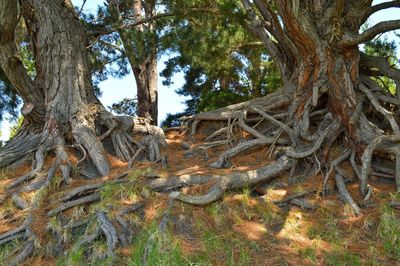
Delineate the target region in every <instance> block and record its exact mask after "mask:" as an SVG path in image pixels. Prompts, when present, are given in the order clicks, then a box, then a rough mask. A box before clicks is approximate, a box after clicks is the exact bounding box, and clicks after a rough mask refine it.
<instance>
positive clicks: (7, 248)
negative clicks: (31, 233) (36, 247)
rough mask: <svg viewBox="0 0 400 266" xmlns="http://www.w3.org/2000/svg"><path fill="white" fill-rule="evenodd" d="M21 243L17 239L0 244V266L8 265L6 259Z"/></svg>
mask: <svg viewBox="0 0 400 266" xmlns="http://www.w3.org/2000/svg"><path fill="white" fill-rule="evenodd" d="M22 245H23V243H22V242H21V241H19V240H16V241H12V242H11V243H8V244H4V245H2V246H0V266H6V265H9V263H8V261H9V259H10V257H11V256H13V253H14V251H15V250H16V249H18V248H20V247H21V246H22Z"/></svg>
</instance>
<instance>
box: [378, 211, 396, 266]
mask: <svg viewBox="0 0 400 266" xmlns="http://www.w3.org/2000/svg"><path fill="white" fill-rule="evenodd" d="M378 235H379V238H380V240H381V241H382V243H383V248H384V250H385V252H386V255H387V256H390V257H392V258H394V259H396V260H400V219H399V217H397V215H396V214H395V212H394V210H393V209H392V208H390V207H388V206H383V208H382V214H381V216H380V221H379V226H378Z"/></svg>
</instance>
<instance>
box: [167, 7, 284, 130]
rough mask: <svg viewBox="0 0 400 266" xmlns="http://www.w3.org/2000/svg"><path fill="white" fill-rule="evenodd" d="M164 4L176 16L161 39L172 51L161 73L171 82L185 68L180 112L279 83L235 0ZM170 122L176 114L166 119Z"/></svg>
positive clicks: (220, 103) (237, 99)
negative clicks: (183, 109) (176, 14)
mask: <svg viewBox="0 0 400 266" xmlns="http://www.w3.org/2000/svg"><path fill="white" fill-rule="evenodd" d="M194 7H195V8H196V10H197V11H190V10H192V9H194ZM167 8H168V10H171V11H174V12H175V13H176V12H177V13H178V16H176V17H174V18H172V19H171V22H170V24H171V25H173V26H172V27H169V28H167V29H166V30H165V31H164V32H163V35H162V38H161V41H162V48H163V51H164V53H165V54H167V55H170V56H172V57H171V58H170V59H169V60H168V61H167V62H165V64H166V68H165V69H164V70H163V71H162V72H161V76H163V77H164V78H165V79H164V81H163V84H164V85H169V86H170V85H172V77H173V75H174V74H175V73H177V72H183V74H184V79H185V83H184V84H183V86H182V87H181V88H179V89H178V90H177V93H178V94H181V95H184V96H188V97H189V99H188V100H187V101H186V105H187V109H186V110H185V112H184V113H183V115H190V114H194V113H198V112H202V111H210V110H214V109H216V108H219V107H223V106H226V105H229V104H233V103H237V102H241V101H245V100H248V99H251V98H254V97H260V96H263V95H265V94H267V93H269V92H272V91H274V90H276V89H277V88H278V87H280V86H281V85H282V81H281V80H280V78H279V74H278V70H277V68H276V66H275V64H274V63H273V62H272V61H271V60H270V57H269V56H268V54H267V52H266V50H265V48H264V46H263V45H262V44H261V43H260V42H259V41H258V40H257V39H256V38H255V37H253V36H252V35H250V34H249V33H248V32H247V30H246V29H244V28H243V26H242V24H241V23H242V20H243V18H244V16H243V13H242V12H241V7H240V3H239V1H225V0H218V1H196V0H192V1H171V3H167ZM180 10H186V12H184V11H181V13H179V11H180ZM198 10H203V12H199V11H198ZM172 124H177V120H176V116H175V117H174V116H169V117H168V118H167V120H166V121H165V122H164V125H165V126H171V125H172Z"/></svg>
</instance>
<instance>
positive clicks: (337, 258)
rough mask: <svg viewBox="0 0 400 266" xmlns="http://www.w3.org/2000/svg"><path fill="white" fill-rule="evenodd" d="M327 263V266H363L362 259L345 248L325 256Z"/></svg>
mask: <svg viewBox="0 0 400 266" xmlns="http://www.w3.org/2000/svg"><path fill="white" fill-rule="evenodd" d="M325 261H326V264H327V265H332V266H361V265H363V264H362V261H361V258H360V257H359V256H358V255H356V254H354V253H352V252H350V251H348V250H346V249H345V248H343V247H337V248H335V249H334V251H333V252H330V253H326V254H325Z"/></svg>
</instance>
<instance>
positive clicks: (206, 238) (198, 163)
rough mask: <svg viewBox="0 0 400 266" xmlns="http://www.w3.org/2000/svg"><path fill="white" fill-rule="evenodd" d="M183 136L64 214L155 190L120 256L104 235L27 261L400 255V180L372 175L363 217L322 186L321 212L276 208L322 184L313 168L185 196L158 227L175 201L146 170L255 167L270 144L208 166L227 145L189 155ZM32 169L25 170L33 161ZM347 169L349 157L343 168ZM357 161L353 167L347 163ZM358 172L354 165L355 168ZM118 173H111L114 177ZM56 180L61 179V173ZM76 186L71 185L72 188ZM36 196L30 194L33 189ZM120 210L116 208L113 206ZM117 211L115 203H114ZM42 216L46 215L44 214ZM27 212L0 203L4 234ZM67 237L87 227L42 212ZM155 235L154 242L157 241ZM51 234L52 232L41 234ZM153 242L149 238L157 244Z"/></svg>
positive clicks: (341, 260) (392, 261) (385, 259)
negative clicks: (110, 253) (163, 160)
mask: <svg viewBox="0 0 400 266" xmlns="http://www.w3.org/2000/svg"><path fill="white" fill-rule="evenodd" d="M183 138H184V136H180V135H179V134H177V133H176V132H175V133H174V132H172V133H170V134H169V141H168V143H169V147H168V148H167V150H166V151H164V152H165V153H166V154H167V155H168V158H169V167H168V168H167V169H161V168H160V166H158V165H149V164H145V163H142V164H138V165H136V170H135V171H132V172H131V173H130V178H131V179H132V180H133V181H135V182H136V181H137V182H136V183H135V184H136V185H131V186H123V185H107V186H106V187H105V188H104V189H103V190H102V192H101V194H102V197H103V201H102V202H101V203H98V204H95V205H93V206H91V207H85V208H84V207H76V208H74V209H72V210H69V211H67V212H66V213H65V214H66V215H68V216H70V217H79V218H81V217H84V216H86V215H90V213H92V212H95V211H96V210H106V209H108V210H110V205H113V206H114V205H115V207H117V206H123V205H126V204H129V203H132V202H134V201H136V200H138V199H143V198H144V199H148V202H147V204H146V207H145V209H144V212H143V213H142V214H141V215H142V216H143V217H144V221H142V220H140V219H139V218H138V214H132V215H131V216H130V220H131V221H136V223H137V224H138V227H141V230H138V232H137V234H136V237H135V240H134V243H133V244H132V245H131V246H130V247H127V248H121V249H119V250H118V254H117V257H116V258H114V259H112V260H111V259H105V258H104V256H103V254H104V253H105V252H106V250H107V247H106V244H105V240H102V239H99V240H97V241H96V242H94V243H93V244H92V245H90V246H89V247H88V246H82V247H76V249H74V251H73V252H70V253H69V254H66V256H63V257H58V258H53V257H51V256H47V255H46V254H44V253H40V252H39V253H36V254H35V257H34V258H32V259H31V260H30V261H29V262H28V263H27V265H68V266H69V265H142V261H143V253H144V251H145V249H147V252H148V265H396V263H400V211H398V210H394V209H392V208H390V207H388V206H387V205H386V202H388V201H389V200H391V199H393V198H396V197H397V199H396V200H400V197H399V196H397V195H395V194H394V185H393V184H383V183H380V182H377V181H378V180H377V179H372V183H371V185H372V186H373V187H374V195H373V197H372V202H370V204H369V206H368V207H366V208H364V209H363V215H362V216H361V217H354V216H353V215H352V214H351V211H350V210H349V208H348V206H345V205H343V204H342V203H341V202H340V200H339V198H338V196H337V195H336V193H335V192H333V193H332V194H331V195H329V196H327V197H320V196H318V195H316V194H314V195H311V196H309V197H307V198H308V200H310V201H311V202H313V203H314V204H318V206H319V208H318V209H316V210H314V211H305V210H301V209H299V208H297V207H294V206H288V207H285V208H279V207H277V206H276V205H275V204H274V203H273V202H272V201H274V200H280V199H283V198H285V197H286V196H287V195H292V194H293V193H297V192H301V191H305V190H307V189H309V188H311V187H313V188H315V187H318V186H319V185H320V184H321V181H322V176H315V177H309V178H307V179H306V180H305V181H304V182H301V183H298V184H294V185H288V184H287V183H286V180H287V178H286V177H285V176H282V177H280V178H278V179H276V180H275V181H273V182H272V183H271V184H269V186H267V187H263V188H259V189H258V191H259V192H263V194H264V195H262V196H259V195H258V196H254V193H252V191H250V190H249V189H244V190H243V191H236V192H231V193H229V194H227V195H225V197H224V199H223V201H219V202H216V203H213V204H211V205H208V206H205V207H193V206H190V205H187V204H182V203H179V202H176V203H175V205H174V207H173V209H172V213H171V215H170V220H169V224H168V230H167V231H166V232H165V233H160V232H159V231H158V223H159V222H160V220H161V218H162V216H163V213H164V211H165V209H166V205H167V197H166V195H159V194H156V193H153V192H151V191H148V190H147V189H145V188H143V187H142V186H141V185H140V180H141V178H142V177H141V176H142V173H143V172H144V171H148V170H146V169H149V167H151V168H152V171H156V172H158V173H159V174H161V175H163V176H172V175H179V174H224V173H227V172H230V171H240V170H248V169H254V168H257V167H259V166H260V165H263V164H265V163H266V162H267V161H268V157H267V153H268V148H267V147H265V148H264V149H259V150H254V151H252V152H250V153H247V154H243V155H240V156H237V157H236V158H234V159H233V160H232V163H233V166H232V168H231V169H224V170H210V169H208V167H207V165H208V164H209V163H210V162H211V161H212V160H214V159H215V158H216V156H217V155H218V153H219V151H220V150H219V149H218V148H217V149H215V150H213V151H210V152H209V156H210V158H209V159H208V160H206V159H205V158H204V157H203V156H201V155H199V156H196V157H195V158H190V159H185V158H184V156H183V149H182V148H181V147H180V143H181V141H182V139H183ZM113 166H114V171H113V175H114V176H115V175H117V174H119V173H121V172H123V171H125V170H126V164H124V163H121V162H118V161H116V160H113ZM25 168H26V169H25ZM25 168H22V169H19V170H18V171H16V172H12V173H10V172H3V173H2V177H1V180H0V181H1V183H0V187H2V186H4V185H5V184H6V183H7V182H9V180H8V179H9V178H10V177H13V176H18V175H20V174H21V173H22V172H24V171H27V170H28V166H27V167H25ZM343 168H344V169H346V166H344V167H343ZM347 169H349V168H347ZM349 173H350V170H349ZM110 178H112V176H111V177H110ZM83 182H85V181H82V180H75V181H74V183H73V184H72V185H71V187H73V186H78V185H82V183H83ZM55 186H57V182H55ZM69 188H70V187H69ZM205 189H206V187H201V186H195V187H192V188H190V189H187V192H188V193H192V194H196V193H201V192H203V191H205ZM349 190H350V193H351V194H352V195H353V197H354V198H355V199H356V200H358V201H359V202H360V201H361V198H359V194H358V186H357V184H356V183H353V184H351V185H349ZM48 193H49V197H48V199H47V202H44V203H43V212H44V211H45V210H47V209H48V208H49V205H51V201H52V199H55V198H57V197H58V196H59V195H60V193H55V194H52V193H51V192H48ZM24 197H25V198H26V199H29V198H32V197H33V196H32V195H30V194H26V195H24ZM111 209H112V208H111ZM110 212H112V210H111V211H110ZM39 215H40V214H39ZM23 217H24V213H23V212H17V211H16V209H15V208H14V206H13V205H12V203H11V202H10V201H6V202H5V203H4V204H3V205H2V206H1V207H0V218H1V221H0V233H1V232H4V231H7V230H10V229H12V228H15V227H16V226H17V225H18V222H19V221H20V220H22V218H23ZM46 223H47V224H48V228H50V229H51V230H54V231H58V232H60V233H65V236H63V237H65V238H67V239H69V240H71V243H72V242H73V241H72V240H74V239H79V237H80V235H82V234H83V233H84V232H78V233H76V234H75V235H68V234H67V233H66V232H64V231H62V229H61V228H60V225H59V224H58V223H57V221H56V220H47V218H43V220H42V222H41V224H39V225H38V228H37V230H38V231H40V230H42V231H43V224H46ZM88 230H90V228H89V229H88ZM149 239H151V241H149ZM45 242H46V236H43V239H42V241H41V243H37V244H38V245H43V244H44V243H45ZM149 243H150V244H149ZM19 245H21V243H20V242H14V243H12V244H10V245H7V246H2V247H1V248H0V265H1V264H6V263H7V261H6V258H7V257H8V255H10V254H11V253H12V250H13V248H14V247H17V246H19Z"/></svg>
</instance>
